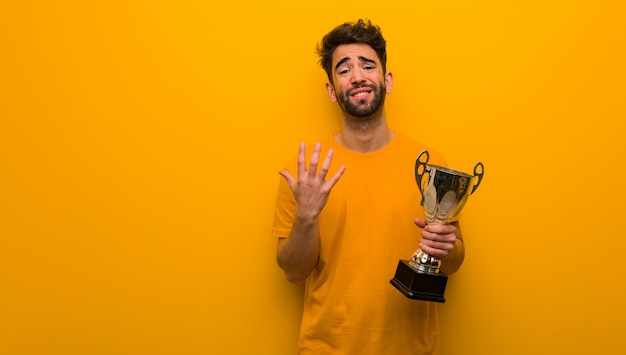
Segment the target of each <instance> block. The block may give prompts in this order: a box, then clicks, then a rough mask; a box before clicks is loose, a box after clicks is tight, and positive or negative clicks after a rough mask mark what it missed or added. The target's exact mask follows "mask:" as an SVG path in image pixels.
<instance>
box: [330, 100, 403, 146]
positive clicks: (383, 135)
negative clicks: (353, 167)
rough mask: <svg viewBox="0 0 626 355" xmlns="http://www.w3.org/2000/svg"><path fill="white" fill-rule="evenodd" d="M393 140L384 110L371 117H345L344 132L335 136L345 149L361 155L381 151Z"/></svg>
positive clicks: (343, 122)
mask: <svg viewBox="0 0 626 355" xmlns="http://www.w3.org/2000/svg"><path fill="white" fill-rule="evenodd" d="M392 138H393V131H392V130H390V129H389V127H388V126H387V120H386V117H385V114H384V111H383V110H380V111H379V112H376V113H375V114H374V115H372V116H369V117H352V116H345V115H344V118H343V121H342V130H341V132H340V133H338V134H336V135H335V139H336V140H337V142H339V144H341V145H342V146H343V147H345V148H346V149H349V150H353V151H356V152H361V153H367V152H373V151H376V150H379V149H381V148H383V147H384V146H386V145H387V144H389V142H390V141H391V139H392Z"/></svg>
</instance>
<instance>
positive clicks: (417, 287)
mask: <svg viewBox="0 0 626 355" xmlns="http://www.w3.org/2000/svg"><path fill="white" fill-rule="evenodd" d="M429 158H430V155H429V154H428V151H423V152H422V153H420V155H419V156H418V157H417V160H416V162H415V180H416V182H417V187H418V188H419V191H420V194H421V195H422V200H421V205H422V206H423V207H424V215H425V216H426V221H427V222H428V223H429V224H432V223H440V224H447V223H450V222H451V221H453V220H454V219H455V218H456V217H457V216H458V215H459V213H460V212H461V210H462V209H463V206H464V205H465V203H466V202H467V199H468V197H469V196H470V195H471V194H473V193H474V191H476V189H477V188H478V186H479V185H480V183H481V181H482V179H483V174H484V166H483V164H482V163H480V162H479V163H476V165H475V166H474V175H470V174H466V173H464V172H462V171H458V170H454V169H450V168H447V167H443V166H438V165H432V164H430V165H429V164H428V160H429ZM440 265H441V262H440V260H439V259H438V258H437V257H435V256H432V255H429V254H427V253H425V252H424V251H422V250H421V249H418V250H417V251H415V253H414V254H413V257H412V258H411V260H410V261H409V260H400V261H399V262H398V268H397V269H396V274H395V276H394V278H393V279H392V280H391V284H392V285H394V286H395V287H396V288H397V289H398V290H399V291H400V292H402V293H403V294H404V295H405V296H407V297H409V298H413V299H419V300H426V301H435V302H445V298H444V297H443V294H444V291H445V287H446V284H447V279H448V278H447V276H446V275H445V274H443V273H441V272H439V266H440Z"/></svg>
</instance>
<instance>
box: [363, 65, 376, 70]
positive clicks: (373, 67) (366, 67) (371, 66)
mask: <svg viewBox="0 0 626 355" xmlns="http://www.w3.org/2000/svg"><path fill="white" fill-rule="evenodd" d="M375 68H376V67H375V66H373V65H366V66H364V67H363V69H365V70H374V69H375Z"/></svg>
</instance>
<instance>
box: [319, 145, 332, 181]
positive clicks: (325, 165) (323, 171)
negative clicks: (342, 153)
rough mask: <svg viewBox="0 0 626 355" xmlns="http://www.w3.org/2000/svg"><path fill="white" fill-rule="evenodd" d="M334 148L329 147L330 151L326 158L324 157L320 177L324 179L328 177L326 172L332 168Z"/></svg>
mask: <svg viewBox="0 0 626 355" xmlns="http://www.w3.org/2000/svg"><path fill="white" fill-rule="evenodd" d="M333 153H334V152H333V150H332V149H329V150H328V153H327V154H326V158H325V159H324V162H323V163H322V167H321V168H320V178H322V180H325V179H326V174H328V169H329V168H330V163H331V162H332V161H333Z"/></svg>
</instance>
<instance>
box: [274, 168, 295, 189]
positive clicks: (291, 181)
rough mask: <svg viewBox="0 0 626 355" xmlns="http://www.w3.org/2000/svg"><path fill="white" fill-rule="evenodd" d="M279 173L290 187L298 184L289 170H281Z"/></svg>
mask: <svg viewBox="0 0 626 355" xmlns="http://www.w3.org/2000/svg"><path fill="white" fill-rule="evenodd" d="M278 173H279V174H280V175H281V176H282V177H284V178H285V180H286V181H287V183H288V184H289V186H293V185H294V184H295V183H296V180H295V179H294V178H293V176H292V175H291V174H290V173H289V172H288V171H287V170H280V171H279V172H278Z"/></svg>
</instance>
